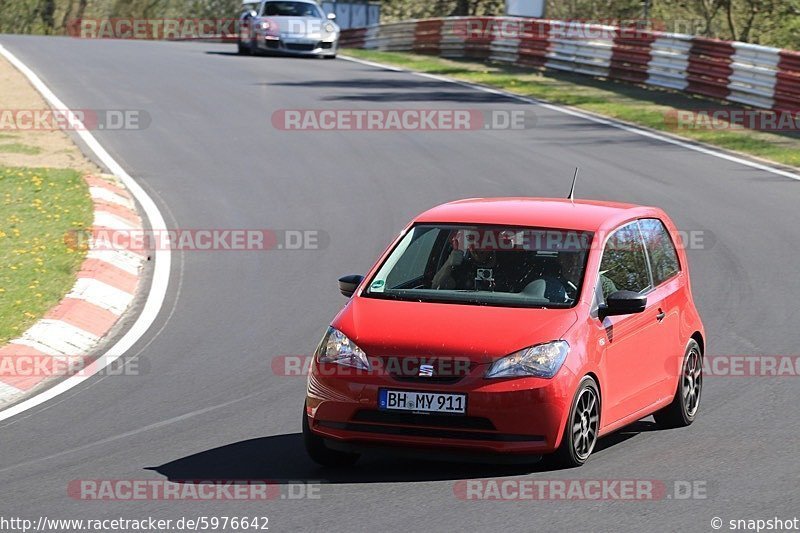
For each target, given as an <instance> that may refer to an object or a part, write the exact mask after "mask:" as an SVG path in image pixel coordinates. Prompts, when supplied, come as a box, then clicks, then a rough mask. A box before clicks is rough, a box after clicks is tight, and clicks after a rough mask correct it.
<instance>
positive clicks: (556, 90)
mask: <svg viewBox="0 0 800 533" xmlns="http://www.w3.org/2000/svg"><path fill="white" fill-rule="evenodd" d="M343 53H345V54H347V55H350V56H353V57H357V58H361V59H366V60H369V61H377V62H380V63H386V64H390V65H394V66H399V67H403V68H407V69H409V70H415V71H419V72H427V73H430V74H438V75H442V76H448V77H451V78H455V79H459V80H464V81H469V82H472V83H478V84H481V85H486V86H490V87H497V88H500V89H503V90H506V91H509V92H513V93H516V94H520V95H524V96H530V97H533V98H537V99H540V100H545V101H548V102H552V103H556V104H564V105H569V106H573V107H576V108H579V109H584V110H586V111H590V112H592V113H597V114H599V115H603V116H607V117H611V118H615V119H617V120H621V121H624V122H629V123H631V124H637V125H640V126H645V127H647V128H651V129H654V130H659V131H664V132H667V133H672V134H675V135H679V136H681V137H685V138H688V139H691V140H695V141H700V142H703V143H707V144H710V145H714V146H718V147H720V148H724V149H727V150H734V151H737V152H742V153H745V154H749V155H752V156H756V157H760V158H764V159H768V160H771V161H774V162H776V163H781V164H784V165H790V166H800V136H798V135H797V134H776V133H766V132H759V131H753V130H745V129H721V130H720V129H683V128H682V129H680V130H677V129H676V128H675V126H674V121H673V123H670V121H669V120H667V119H666V117H667V114H668V113H669V112H670V111H673V112H674V110H676V109H678V110H706V109H710V108H714V109H718V108H730V109H738V107H737V106H732V105H730V104H727V103H725V102H720V101H714V100H709V99H705V98H695V97H691V96H687V95H685V94H681V93H678V92H675V91H666V90H654V89H647V88H643V87H641V86H637V85H634V84H629V83H623V82H616V81H613V80H602V79H596V78H592V77H589V76H582V75H577V74H575V75H573V74H568V73H558V72H552V71H545V72H540V71H537V70H532V69H522V68H518V67H513V66H508V65H503V64H499V63H481V62H476V61H473V60H450V59H442V58H437V57H432V56H423V55H416V54H408V53H398V52H380V51H374V50H356V49H347V50H343Z"/></svg>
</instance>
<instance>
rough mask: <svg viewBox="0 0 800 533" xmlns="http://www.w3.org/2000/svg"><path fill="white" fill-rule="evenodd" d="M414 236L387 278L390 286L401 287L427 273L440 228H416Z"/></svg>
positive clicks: (387, 284)
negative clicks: (426, 269) (426, 268)
mask: <svg viewBox="0 0 800 533" xmlns="http://www.w3.org/2000/svg"><path fill="white" fill-rule="evenodd" d="M414 232H415V234H414V236H413V240H412V241H411V244H409V245H408V249H407V250H406V252H405V253H404V254H403V255H402V256H401V257H400V260H399V261H397V263H396V264H395V265H394V268H392V270H391V272H389V275H388V276H387V278H386V286H387V287H388V288H390V289H391V288H399V287H402V286H403V285H405V284H406V283H408V282H410V281H413V280H415V279H417V278H419V277H420V276H422V275H424V274H425V267H426V266H427V264H428V260H429V259H430V256H431V249H432V248H433V245H434V243H435V242H436V237H437V235H438V234H439V230H437V229H433V228H428V229H427V230H425V229H420V228H415V229H414Z"/></svg>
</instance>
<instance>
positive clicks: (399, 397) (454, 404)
mask: <svg viewBox="0 0 800 533" xmlns="http://www.w3.org/2000/svg"><path fill="white" fill-rule="evenodd" d="M378 409H381V410H387V411H416V412H423V413H452V414H458V415H463V414H465V413H466V412H467V395H466V394H444V393H439V392H414V391H405V390H403V391H400V390H389V389H380V391H379V393H378Z"/></svg>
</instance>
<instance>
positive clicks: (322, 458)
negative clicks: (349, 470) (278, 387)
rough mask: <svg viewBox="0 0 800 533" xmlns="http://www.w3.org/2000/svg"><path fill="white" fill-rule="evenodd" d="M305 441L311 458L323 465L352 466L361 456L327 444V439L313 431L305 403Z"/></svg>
mask: <svg viewBox="0 0 800 533" xmlns="http://www.w3.org/2000/svg"><path fill="white" fill-rule="evenodd" d="M303 443H304V444H305V447H306V453H308V456H309V457H311V460H312V461H314V462H315V463H317V464H319V465H322V466H352V465H353V464H355V462H356V461H358V458H359V455H358V454H357V453H345V452H339V451H336V450H331V449H330V448H328V447H327V446H325V440H324V439H323V438H322V437H320V436H319V435H316V434H315V433H314V432H313V431H311V427H310V426H309V424H308V414H307V413H306V406H305V405H303Z"/></svg>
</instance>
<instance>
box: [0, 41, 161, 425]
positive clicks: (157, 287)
mask: <svg viewBox="0 0 800 533" xmlns="http://www.w3.org/2000/svg"><path fill="white" fill-rule="evenodd" d="M0 55H2V56H3V57H5V58H6V59H7V60H8V61H9V62H10V63H11V64H12V65H14V66H15V67H16V68H17V70H19V71H20V72H22V74H24V75H25V77H26V78H28V81H30V83H31V84H32V85H33V86H34V87H35V88H36V90H38V91H39V92H40V93H41V94H42V96H43V97H44V98H45V100H47V102H48V103H49V104H50V106H51V107H53V108H55V109H67V106H66V105H64V103H63V102H62V101H61V100H60V99H59V98H58V97H57V96H56V95H55V94H53V92H52V91H51V90H50V89H49V88H48V87H47V85H45V84H44V82H42V80H41V79H39V76H37V75H36V74H35V73H34V72H33V71H32V70H31V69H30V68H28V67H27V66H26V65H25V64H24V63H23V62H22V61H20V60H19V59H17V57H16V56H15V55H14V54H12V53H11V52H9V51H8V50H7V49H6V48H5V47H4V46H3V45H1V44H0ZM69 115H71V116H70V117H69V118H70V119H71V120H72V121H73V123H74V124H78V127H77V129H76V131H75V133H76V134H77V135H78V136H79V137H80V138H81V140H82V141H83V142H84V143H86V145H87V146H88V147H89V149H90V150H91V151H92V152H94V154H95V155H96V156H97V158H98V159H99V160H100V161H101V162H102V163H103V165H105V166H106V167H107V168H108V169H109V170H110V171H111V173H112V174H114V175H115V176H116V177H117V178H119V180H120V181H122V183H124V184H125V187H127V189H128V190H129V191H130V192H131V194H133V196H134V198H136V200H137V201H138V202H139V205H141V206H142V209H143V210H144V212H145V215H146V216H147V218H148V220H149V221H150V226H151V227H152V228H153V230H155V231H163V232H164V233H166V229H167V228H166V224H165V223H164V217H163V216H161V212H160V211H159V210H158V206H156V204H155V202H154V201H153V199H152V198H150V196H149V195H148V194H147V192H146V191H145V190H144V189H143V188H142V187H141V186H140V185H139V184H138V183H136V181H135V180H134V179H133V178H132V177H131V176H130V175H129V174H128V173H127V172H125V169H123V168H122V166H120V164H119V163H117V161H116V160H114V158H113V157H111V154H109V153H108V152H107V151H106V149H105V148H103V147H102V145H101V144H100V143H99V142H97V139H95V138H94V136H93V135H92V134H91V133H89V131H88V130H87V129H86V128H85V127H83V125H82V124H81V122H80V120H78V117H77V116H76V115H75V114H74V113H72V112H71V111H70V112H69ZM170 248H171V247H170V246H162V247H160V248H159V249H158V250H156V251H155V266H154V269H153V282H152V285H151V286H150V292H149V293H148V294H147V300H146V301H145V303H144V307H143V308H142V312H141V313H140V314H139V316H138V317H137V319H136V322H134V324H133V325H132V326H131V328H130V329H129V330H128V331H127V332H126V333H125V335H123V336H122V338H121V339H119V340H118V341H117V342H116V343H115V344H114V346H112V347H111V348H109V349H108V350H107V351H106V353H105V354H103V357H102V358H101V359H100V360H101V361H103V363H104V364H98V365H97V366H96V367H95V368H94V370H95V371H99V370H101V369H102V368H103V367H104V366H106V365H109V364H111V363H113V362H114V361H116V360H117V359H119V358H120V357H122V356H123V355H124V354H125V352H127V351H128V350H129V349H130V348H131V346H133V345H134V344H135V343H136V342H137V341H138V340H139V339H140V338H141V337H142V336H143V335H144V334H145V333H147V330H148V329H150V326H152V325H153V322H155V320H156V317H157V316H158V313H159V312H160V311H161V306H162V305H163V303H164V299H165V298H166V295H167V288H168V285H169V274H170V267H171V263H172V254H171V250H170ZM90 377H91V375H78V376H72V377H70V378H68V379H66V380H64V381H62V382H60V383H58V384H57V385H55V386H54V387H52V388H50V389H47V390H45V391H43V392H41V393H40V394H37V395H36V396H33V397H32V398H29V399H27V400H25V401H23V402H20V403H18V404H17V405H14V406H12V407H9V408H8V409H5V410H3V411H0V421H3V420H7V419H9V418H11V417H13V416H16V415H18V414H20V413H24V412H25V411H28V410H30V409H33V408H34V407H37V406H39V405H41V404H43V403H44V402H46V401H48V400H50V399H52V398H55V397H56V396H58V395H59V394H63V393H64V392H67V391H68V390H70V389H72V388H73V387H76V386H78V385H80V384H81V383H83V382H84V381H86V380H87V379H89V378H90Z"/></svg>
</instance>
